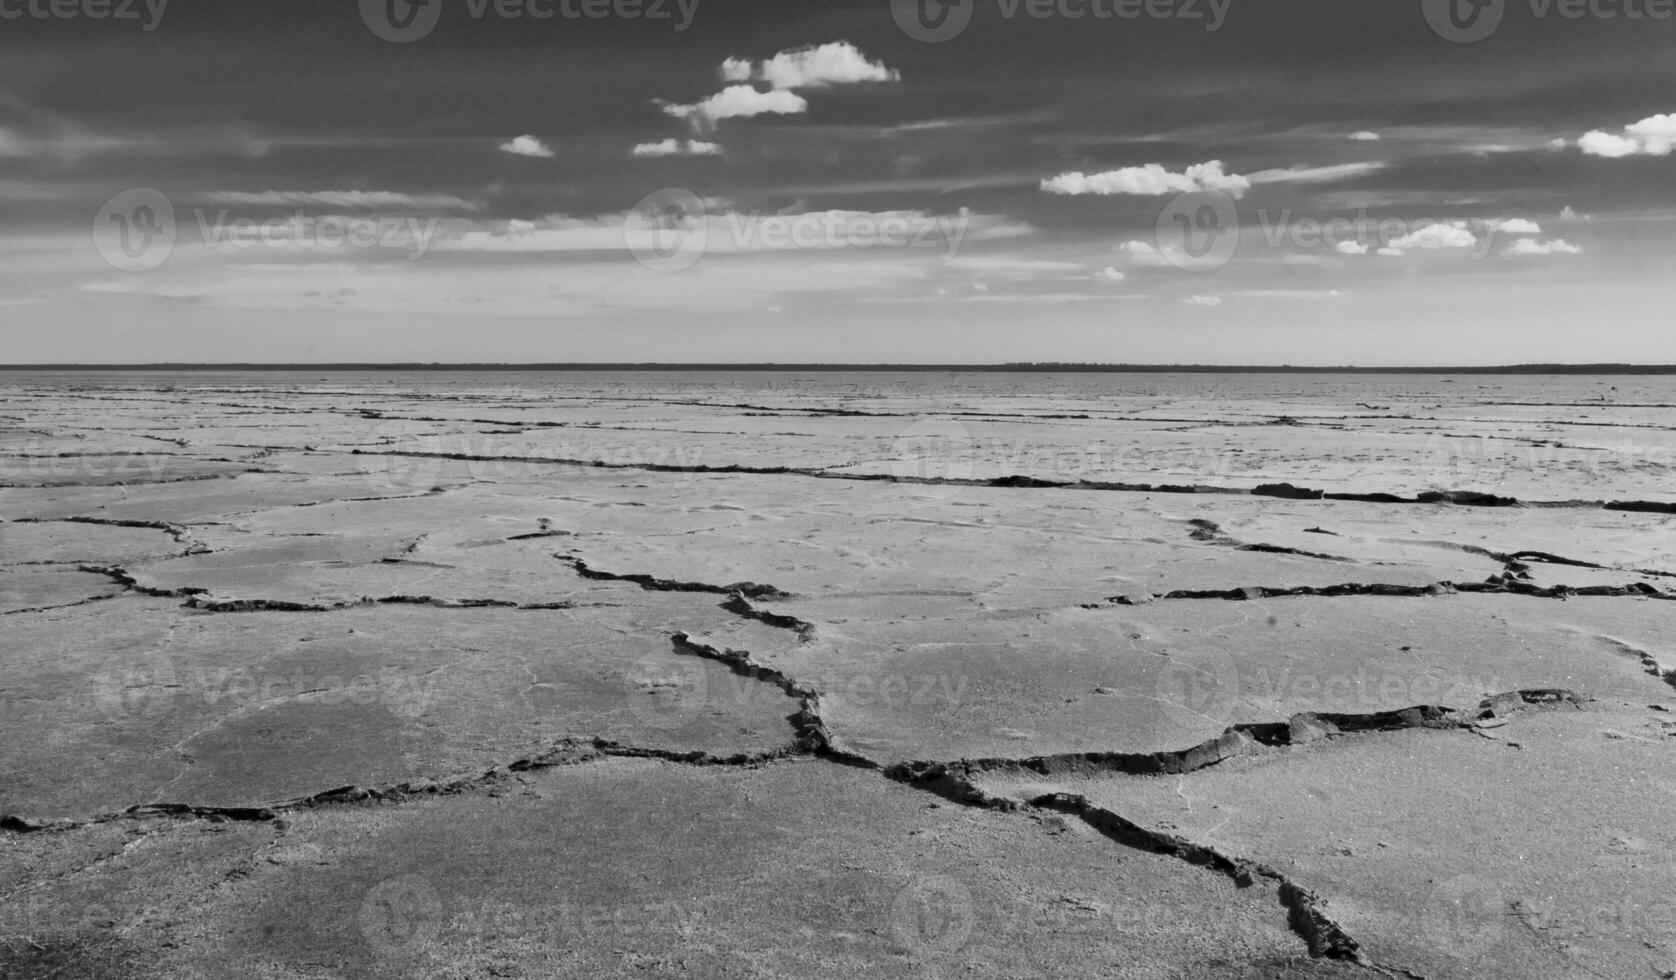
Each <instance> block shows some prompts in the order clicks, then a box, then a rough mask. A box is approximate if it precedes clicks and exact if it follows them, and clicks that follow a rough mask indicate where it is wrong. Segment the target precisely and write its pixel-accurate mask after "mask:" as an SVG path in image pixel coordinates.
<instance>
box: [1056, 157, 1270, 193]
mask: <svg viewBox="0 0 1676 980" xmlns="http://www.w3.org/2000/svg"><path fill="white" fill-rule="evenodd" d="M1250 187H1251V181H1250V180H1248V179H1246V178H1245V177H1241V176H1240V175H1238V174H1230V173H1224V172H1223V170H1222V161H1221V160H1211V161H1208V162H1206V163H1197V164H1194V165H1193V166H1191V167H1188V168H1187V169H1186V170H1185V171H1183V172H1181V173H1179V174H1178V173H1172V172H1170V171H1168V170H1165V169H1164V168H1163V167H1162V166H1161V165H1159V164H1156V163H1149V164H1147V165H1145V166H1143V167H1124V168H1123V169H1121V170H1108V171H1106V172H1104V173H1098V174H1084V173H1081V172H1079V171H1072V172H1067V173H1062V174H1060V175H1059V176H1057V177H1052V178H1049V179H1047V180H1044V181H1042V190H1043V191H1044V192H1046V193H1048V194H1062V195H1082V194H1097V195H1100V196H1102V197H1105V196H1110V195H1113V194H1134V195H1139V196H1144V197H1158V196H1162V195H1165V194H1185V193H1187V192H1189V191H1206V190H1210V191H1222V192H1223V193H1226V194H1229V195H1232V196H1234V197H1240V196H1242V195H1244V194H1245V192H1246V191H1247V190H1249V189H1250Z"/></svg>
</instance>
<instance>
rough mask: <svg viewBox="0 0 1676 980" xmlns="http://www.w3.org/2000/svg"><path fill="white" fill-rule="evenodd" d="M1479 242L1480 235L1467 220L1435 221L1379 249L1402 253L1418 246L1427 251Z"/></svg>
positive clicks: (1381, 252) (1474, 244) (1468, 246)
mask: <svg viewBox="0 0 1676 980" xmlns="http://www.w3.org/2000/svg"><path fill="white" fill-rule="evenodd" d="M1477 244H1478V236H1477V235H1474V234H1473V233H1472V230H1471V229H1470V228H1468V227H1467V223H1466V222H1464V221H1449V222H1434V223H1432V224H1429V225H1421V226H1420V227H1419V228H1416V229H1414V230H1413V231H1411V232H1409V233H1408V234H1406V235H1401V236H1398V237H1396V238H1393V239H1391V240H1390V241H1388V242H1386V243H1385V247H1384V248H1382V249H1380V250H1379V254H1380V255H1390V254H1392V253H1393V251H1394V252H1395V254H1397V255H1401V254H1402V253H1404V252H1406V251H1409V250H1410V249H1416V248H1418V249H1425V250H1426V251H1432V250H1434V249H1440V248H1472V247H1474V246H1476V245H1477Z"/></svg>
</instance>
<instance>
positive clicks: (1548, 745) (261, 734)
mask: <svg viewBox="0 0 1676 980" xmlns="http://www.w3.org/2000/svg"><path fill="white" fill-rule="evenodd" d="M1615 383H1616V384H1617V385H1618V387H1619V389H1622V390H1618V389H1614V392H1613V395H1612V400H1611V401H1610V402H1607V401H1603V400H1601V399H1600V397H1599V392H1597V391H1595V390H1594V388H1593V387H1592V386H1593V385H1594V382H1593V381H1592V380H1588V379H1582V380H1573V381H1570V382H1567V384H1569V385H1572V386H1574V387H1577V388H1578V389H1579V393H1578V394H1577V397H1576V398H1574V399H1569V400H1567V399H1556V398H1554V397H1552V392H1551V391H1547V390H1545V389H1544V388H1543V387H1542V386H1540V385H1538V384H1535V383H1533V382H1529V381H1523V382H1522V381H1521V380H1520V379H1494V380H1493V381H1485V382H1482V383H1481V382H1480V381H1478V380H1474V379H1464V380H1462V381H1461V382H1460V383H1442V382H1439V381H1438V380H1437V379H1427V378H1418V377H1413V378H1401V379H1396V380H1390V379H1357V380H1356V381H1355V382H1354V383H1353V384H1351V383H1345V382H1343V381H1342V380H1339V381H1335V380H1333V379H1331V378H1322V379H1316V378H1307V379H1298V378H1282V379H1279V380H1278V381H1277V380H1276V379H1237V380H1233V381H1230V380H1229V379H1226V378H1222V379H1217V380H1215V382H1214V384H1213V382H1212V381H1209V380H1203V381H1200V380H1195V381H1191V382H1183V383H1181V384H1171V385H1165V384H1161V383H1159V382H1158V381H1157V380H1156V379H1153V378H1149V377H1146V376H1140V377H1138V378H1134V379H1121V380H1120V381H1118V382H1111V381H1109V380H1108V381H1106V382H1103V383H1102V384H1103V385H1104V387H1101V386H1088V385H1084V386H1082V387H1078V386H1077V385H1076V384H1074V383H1071V382H1069V381H1067V380H1066V378H1065V376H1053V377H1051V378H1048V379H1045V380H1044V379H1032V378H1025V379H1018V378H1014V377H1009V376H994V377H988V378H985V377H977V378H969V379H965V380H946V379H944V378H942V377H937V378H930V377H925V378H922V377H918V376H912V375H909V376H904V377H902V378H889V377H886V378H883V379H881V378H880V377H879V376H861V375H855V376H851V375H827V376H816V377H813V378H797V379H795V380H793V379H788V378H784V377H778V376H766V375H764V376H749V375H744V376H742V375H693V376H689V377H675V378H673V379H671V378H670V377H669V376H652V375H618V376H607V375H566V376H529V377H524V376H515V375H471V374H450V375H443V376H432V377H428V378H421V377H417V376H414V375H388V376H371V377H369V376H361V375H338V376H330V375H328V376H320V375H287V374H267V375H225V376H215V375H188V376H181V375H170V376H165V375H144V374H137V373H135V374H125V375H96V376H90V375H64V376H56V375H47V374H34V375H29V374H19V375H15V376H11V377H10V378H9V381H8V383H7V385H6V387H5V388H4V389H0V518H3V522H0V726H3V727H0V975H3V976H5V977H7V978H11V977H19V978H47V977H93V978H138V977H147V978H154V977H169V978H175V977H183V978H206V980H207V978H224V977H260V978H288V980H289V978H324V977H377V978H383V977H389V978H415V977H425V978H429V977H435V978H447V977H484V976H508V977H554V976H589V977H594V976H599V977H605V976H634V977H644V976H695V977H764V978H767V977H774V978H779V977H785V976H816V977H827V976H830V977H857V976H869V977H870V976H923V975H932V976H957V975H962V976H1008V977H1037V976H1054V977H1122V978H1152V977H1249V978H1269V977H1277V978H1278V977H1363V976H1366V977H1425V978H1440V977H1507V978H1521V980H1523V978H1529V977H1538V976H1540V977H1613V978H1619V977H1632V978H1633V977H1648V978H1659V977H1671V976H1676V907H1673V905H1676V900H1673V899H1672V898H1671V896H1673V895H1676V830H1672V829H1671V821H1670V819H1669V814H1670V813H1671V812H1672V811H1673V809H1676V807H1673V804H1676V767H1673V764H1672V763H1673V756H1672V753H1673V752H1676V658H1673V657H1672V656H1671V654H1670V652H1669V645H1668V640H1667V637H1668V636H1669V634H1670V630H1669V624H1670V623H1671V622H1672V619H1671V617H1672V614H1673V613H1676V604H1672V603H1671V600H1672V599H1676V537H1672V535H1671V533H1670V531H1671V526H1672V520H1673V515H1676V504H1673V503H1672V502H1673V501H1676V494H1672V493H1671V492H1670V489H1671V483H1670V476H1671V473H1670V467H1669V461H1670V460H1671V459H1672V458H1673V457H1672V455H1671V453H1670V452H1669V451H1668V450H1669V449H1670V448H1671V447H1672V444H1673V443H1676V426H1673V425H1672V423H1671V419H1672V416H1671V414H1670V409H1671V407H1672V406H1670V405H1669V404H1666V403H1665V402H1666V399H1665V398H1664V396H1663V394H1662V393H1661V391H1660V390H1659V389H1658V385H1657V384H1656V383H1654V382H1650V381H1649V382H1644V383H1636V382H1625V381H1624V380H1622V379H1615ZM1217 384H1219V385H1230V384H1231V385H1235V386H1243V387H1238V389H1237V391H1235V393H1234V394H1233V395H1229V394H1228V393H1227V392H1219V391H1217V390H1214V385H1217ZM1371 389H1377V390H1371ZM1584 389H1587V390H1584ZM1370 400H1371V401H1374V402H1377V403H1378V405H1379V406H1381V407H1379V408H1377V409H1376V408H1374V407H1373V406H1371V405H1369V404H1368V402H1369V401H1370ZM1562 402H1569V403H1562ZM1584 406H1587V407H1586V408H1585V407H1584Z"/></svg>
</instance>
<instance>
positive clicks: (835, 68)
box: [722, 41, 902, 89]
mask: <svg viewBox="0 0 1676 980" xmlns="http://www.w3.org/2000/svg"><path fill="white" fill-rule="evenodd" d="M743 64H744V65H746V66H748V65H749V64H750V63H749V62H748V61H747V62H743ZM740 66H741V60H740V59H734V58H729V59H728V60H727V61H726V62H723V64H722V71H723V75H724V77H726V75H727V73H728V72H733V73H734V74H737V73H738V72H739V71H740V70H741V69H740ZM753 74H754V75H755V77H757V78H759V79H761V80H763V81H765V82H767V83H768V84H769V85H772V86H773V87H775V88H777V89H789V88H821V87H825V86H828V85H854V84H857V83H860V82H894V81H897V80H899V79H901V77H902V73H901V72H899V71H896V70H894V69H891V68H886V67H885V66H884V63H883V62H880V61H868V60H867V56H866V55H864V54H862V53H861V51H860V49H858V48H857V47H856V46H855V45H853V44H851V43H850V42H848V41H834V42H832V43H830V44H822V45H819V46H810V47H806V48H797V49H795V50H790V51H781V52H780V53H779V54H777V55H775V56H774V57H772V58H770V59H768V60H767V61H764V62H762V63H761V64H759V65H757V67H756V70H755V72H754V73H753Z"/></svg>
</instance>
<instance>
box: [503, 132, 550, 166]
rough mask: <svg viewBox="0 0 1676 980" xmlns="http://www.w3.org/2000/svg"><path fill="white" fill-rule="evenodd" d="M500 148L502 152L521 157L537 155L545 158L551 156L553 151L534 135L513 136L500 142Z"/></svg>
mask: <svg viewBox="0 0 1676 980" xmlns="http://www.w3.org/2000/svg"><path fill="white" fill-rule="evenodd" d="M500 149H501V152H502V153H511V154H513V155H514V156H521V157H538V158H540V159H544V160H546V159H551V158H552V156H553V151H552V150H550V149H548V148H547V145H546V144H545V143H543V142H541V141H540V140H538V139H536V138H535V137H534V136H515V137H513V138H512V139H510V140H507V141H506V142H505V143H502V144H501V145H500Z"/></svg>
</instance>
